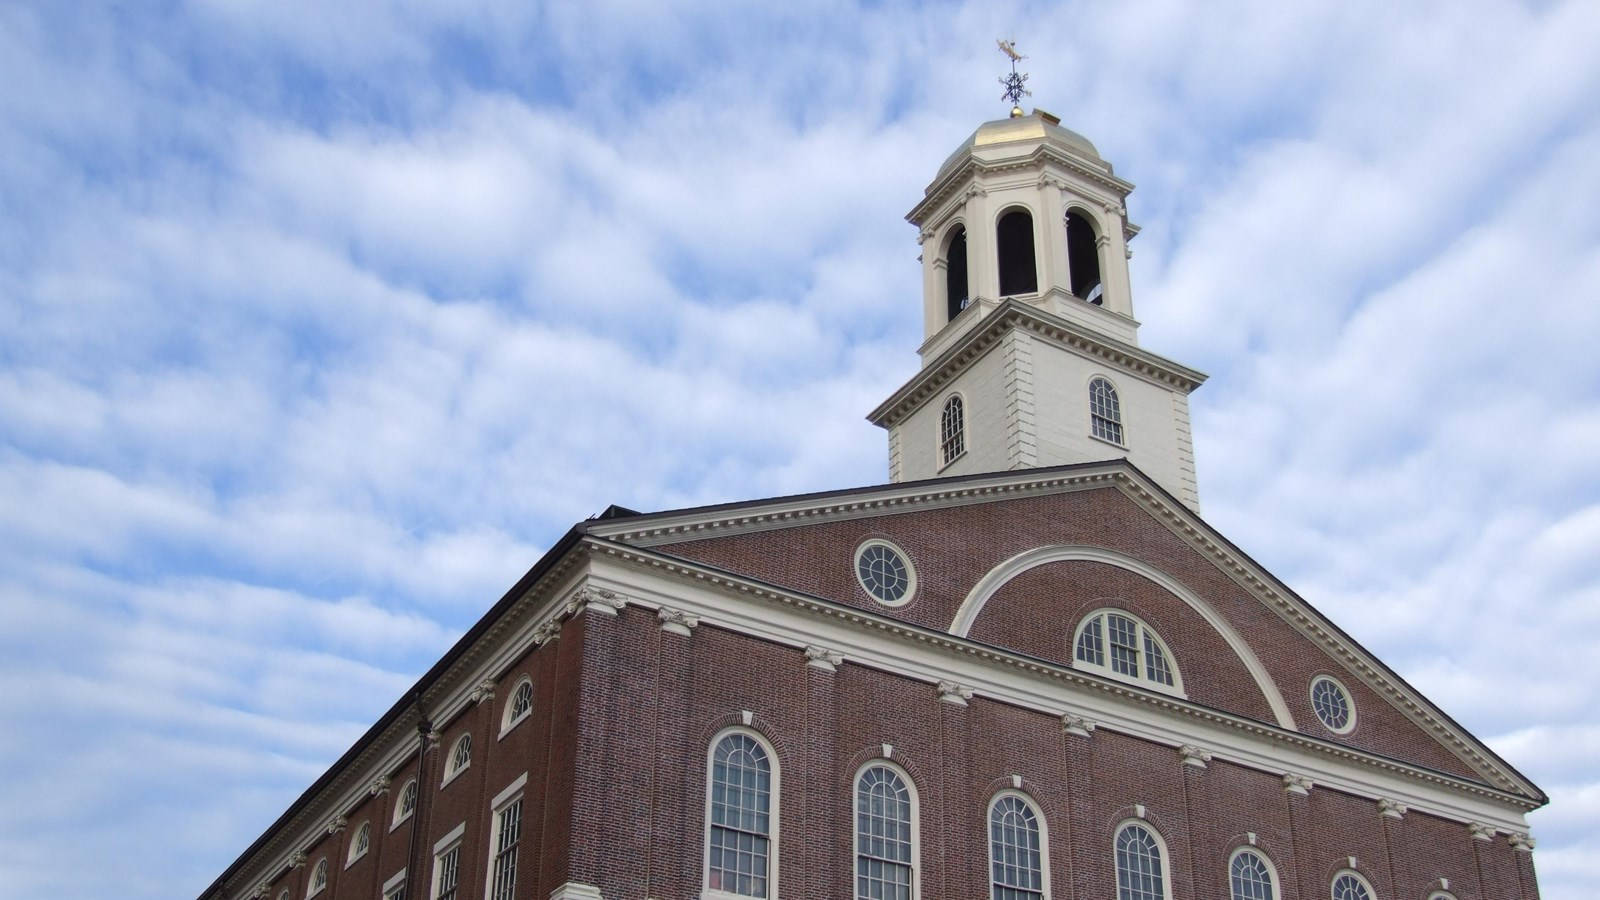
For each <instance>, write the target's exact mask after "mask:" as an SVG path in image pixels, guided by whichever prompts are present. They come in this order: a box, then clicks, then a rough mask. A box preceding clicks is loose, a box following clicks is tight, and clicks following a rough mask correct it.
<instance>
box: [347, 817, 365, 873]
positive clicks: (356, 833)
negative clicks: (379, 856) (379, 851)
mask: <svg viewBox="0 0 1600 900" xmlns="http://www.w3.org/2000/svg"><path fill="white" fill-rule="evenodd" d="M363 828H365V829H366V830H367V846H366V847H364V848H362V850H361V852H360V853H357V852H356V848H357V847H360V846H361V829H363ZM350 835H351V837H350V850H349V852H348V853H346V858H345V861H344V867H345V868H346V869H348V868H350V867H351V866H353V865H355V864H356V862H357V861H359V860H360V859H362V858H363V857H365V856H366V855H367V854H368V853H369V852H371V850H372V820H371V819H363V820H361V824H360V825H357V826H356V827H355V830H353V831H351V832H350Z"/></svg>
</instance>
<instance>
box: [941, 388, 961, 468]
mask: <svg viewBox="0 0 1600 900" xmlns="http://www.w3.org/2000/svg"><path fill="white" fill-rule="evenodd" d="M965 452H967V415H966V404H965V402H963V401H962V399H961V395H960V394H951V395H950V397H949V398H948V399H946V400H945V401H944V408H943V409H942V410H940V412H939V465H941V466H948V465H949V464H950V463H952V462H954V461H955V459H956V457H958V456H960V455H961V454H963V453H965Z"/></svg>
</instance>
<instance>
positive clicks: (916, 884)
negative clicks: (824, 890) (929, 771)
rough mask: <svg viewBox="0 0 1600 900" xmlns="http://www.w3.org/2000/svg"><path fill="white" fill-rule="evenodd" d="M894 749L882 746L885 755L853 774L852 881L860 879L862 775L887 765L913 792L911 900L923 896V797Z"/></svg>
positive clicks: (851, 791) (863, 764)
mask: <svg viewBox="0 0 1600 900" xmlns="http://www.w3.org/2000/svg"><path fill="white" fill-rule="evenodd" d="M893 749H894V748H892V747H890V746H889V745H888V744H884V745H883V750H884V755H883V756H880V757H874V758H872V759H869V760H867V761H866V762H864V763H862V764H861V765H859V766H857V767H856V773H855V775H853V776H851V777H850V803H849V806H848V809H849V810H850V831H851V837H850V873H851V876H852V879H851V880H852V881H856V880H859V879H860V878H861V869H860V866H861V819H860V817H859V815H858V813H857V806H856V800H857V796H858V795H859V792H860V790H861V776H863V775H865V774H867V770H868V769H874V768H879V767H882V768H885V769H888V770H889V771H891V772H893V773H894V774H895V775H896V776H897V777H899V779H900V780H901V781H902V782H903V783H904V784H905V786H906V791H907V792H908V793H909V794H910V795H911V900H918V898H919V897H921V896H922V798H921V795H920V794H918V793H917V782H916V779H914V778H912V777H911V773H910V772H907V771H906V770H905V768H904V767H902V766H901V765H900V764H899V763H897V762H895V761H894V760H892V759H890V758H889V753H891V752H892V751H893Z"/></svg>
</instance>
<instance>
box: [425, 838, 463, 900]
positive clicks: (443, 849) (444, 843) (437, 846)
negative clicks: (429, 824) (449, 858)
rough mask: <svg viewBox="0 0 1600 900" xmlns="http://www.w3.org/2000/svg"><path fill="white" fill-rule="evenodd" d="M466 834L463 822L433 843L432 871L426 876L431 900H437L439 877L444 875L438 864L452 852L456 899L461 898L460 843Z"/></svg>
mask: <svg viewBox="0 0 1600 900" xmlns="http://www.w3.org/2000/svg"><path fill="white" fill-rule="evenodd" d="M466 833H467V823H466V822H465V821H463V822H462V823H461V824H459V825H457V826H456V827H454V828H452V829H450V831H449V833H448V834H446V835H445V836H444V837H442V838H439V839H438V840H437V841H434V842H433V871H431V872H430V873H429V874H428V881H430V882H432V887H431V889H430V892H429V894H428V896H429V897H431V898H433V900H439V889H440V887H441V884H440V876H441V875H443V874H444V871H443V869H442V868H441V867H440V865H439V864H440V863H442V862H443V861H444V858H445V856H446V855H448V854H449V853H450V851H452V850H454V851H456V897H457V898H458V900H460V898H461V897H462V896H463V894H462V890H461V889H462V884H461V841H462V838H463V837H465V836H466Z"/></svg>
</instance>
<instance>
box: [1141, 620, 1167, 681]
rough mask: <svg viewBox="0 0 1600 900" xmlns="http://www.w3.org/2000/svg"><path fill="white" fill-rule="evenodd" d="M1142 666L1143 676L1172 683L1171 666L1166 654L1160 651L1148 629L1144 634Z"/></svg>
mask: <svg viewBox="0 0 1600 900" xmlns="http://www.w3.org/2000/svg"><path fill="white" fill-rule="evenodd" d="M1144 668H1145V677H1147V678H1149V679H1150V680H1151V681H1157V682H1160V683H1161V684H1166V685H1170V684H1172V667H1171V666H1170V665H1168V664H1167V655H1166V654H1165V653H1162V652H1161V647H1160V646H1158V645H1157V644H1156V642H1155V639H1154V638H1152V637H1151V636H1150V632H1148V631H1146V632H1145V634H1144Z"/></svg>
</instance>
